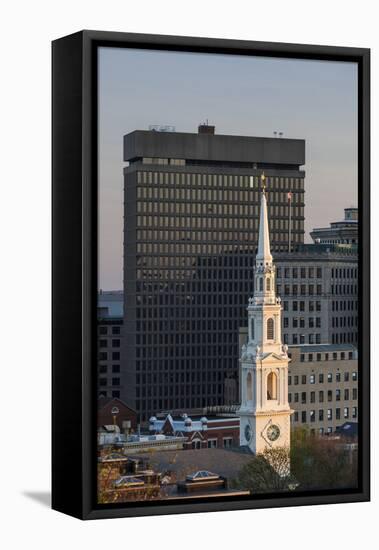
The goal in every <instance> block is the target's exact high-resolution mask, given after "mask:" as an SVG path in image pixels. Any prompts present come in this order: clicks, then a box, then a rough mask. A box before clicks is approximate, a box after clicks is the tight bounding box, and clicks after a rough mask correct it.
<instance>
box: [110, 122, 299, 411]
mask: <svg viewBox="0 0 379 550" xmlns="http://www.w3.org/2000/svg"><path fill="white" fill-rule="evenodd" d="M304 155H305V142H304V140H295V139H283V138H260V137H245V136H230V135H215V134H214V127H212V126H207V125H202V126H200V127H199V132H198V133H197V134H195V133H193V134H191V133H178V132H157V131H140V130H137V131H134V132H132V133H130V134H128V135H126V136H125V137H124V160H125V161H127V162H128V166H127V167H126V168H125V169H124V182H125V191H124V192H125V195H124V197H125V206H124V215H125V221H124V291H125V292H124V295H125V307H124V314H125V322H124V331H125V338H124V342H125V344H124V347H123V350H122V353H123V360H122V365H121V369H122V370H123V380H125V384H124V386H123V388H121V394H122V395H121V398H122V399H124V400H125V401H126V402H127V403H128V405H129V406H132V407H133V408H135V409H136V410H137V411H138V413H139V414H140V419H141V420H142V421H143V420H146V419H147V418H148V417H149V415H150V414H151V413H155V412H156V411H158V410H169V409H178V408H183V409H187V410H188V409H190V408H194V407H204V406H212V405H222V404H224V402H225V393H226V392H225V388H227V394H228V400H229V401H232V400H233V396H232V395H231V394H232V393H233V385H234V386H235V394H236V399H237V395H238V388H237V374H238V356H239V347H238V331H239V327H240V326H241V325H243V324H244V320H245V316H246V311H245V308H246V303H247V299H248V297H249V295H251V293H252V291H253V273H252V270H253V263H254V260H255V249H256V244H257V240H258V222H259V192H260V187H261V175H262V173H263V172H264V174H265V178H266V179H265V183H266V188H267V192H268V205H269V220H270V236H271V244H272V246H271V247H272V250H273V251H274V252H275V251H284V250H286V249H287V247H288V229H289V203H288V193H289V192H291V193H292V202H291V218H292V222H291V228H292V229H291V240H292V243H293V244H294V245H295V244H300V243H303V241H304V176H305V174H304V172H303V171H302V170H301V166H302V165H303V164H304V162H305V158H304Z"/></svg>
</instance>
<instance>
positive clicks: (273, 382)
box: [267, 372, 278, 400]
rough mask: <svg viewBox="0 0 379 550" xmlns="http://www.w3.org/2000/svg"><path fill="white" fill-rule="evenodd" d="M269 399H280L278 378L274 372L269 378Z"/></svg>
mask: <svg viewBox="0 0 379 550" xmlns="http://www.w3.org/2000/svg"><path fill="white" fill-rule="evenodd" d="M267 399H268V400H272V399H278V378H277V376H276V374H275V373H274V372H270V374H269V375H268V377H267Z"/></svg>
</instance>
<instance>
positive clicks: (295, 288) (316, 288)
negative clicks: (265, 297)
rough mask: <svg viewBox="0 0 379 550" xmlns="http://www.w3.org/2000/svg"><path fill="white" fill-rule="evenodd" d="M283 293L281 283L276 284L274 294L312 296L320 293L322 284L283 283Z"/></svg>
mask: <svg viewBox="0 0 379 550" xmlns="http://www.w3.org/2000/svg"><path fill="white" fill-rule="evenodd" d="M283 289H284V293H283V292H282V285H276V294H277V295H278V296H282V295H283V294H284V296H290V295H291V296H297V295H298V294H300V295H301V296H313V295H314V294H317V295H318V296H321V294H322V285H321V284H319V285H313V284H310V285H304V284H301V285H283Z"/></svg>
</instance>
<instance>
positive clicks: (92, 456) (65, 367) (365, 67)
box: [52, 30, 370, 519]
mask: <svg viewBox="0 0 379 550" xmlns="http://www.w3.org/2000/svg"><path fill="white" fill-rule="evenodd" d="M100 46H113V47H119V48H125V47H126V48H140V49H142V48H143V49H150V50H172V51H187V52H208V53H222V54H228V55H254V56H257V55H258V56H266V57H269V56H274V57H282V58H301V59H318V60H337V61H354V62H356V63H357V64H358V75H359V93H358V99H359V120H358V133H359V154H358V157H359V158H358V172H359V177H358V182H359V213H360V214H359V217H360V224H359V319H360V330H359V361H360V384H359V394H358V395H359V418H360V422H359V477H360V480H359V487H358V489H356V490H341V491H334V490H333V491H322V492H321V491H320V492H319V493H317V492H312V493H309V494H306V493H302V494H297V493H294V494H285V495H280V496H278V495H273V494H272V495H270V494H268V495H259V496H258V497H248V498H241V497H239V498H238V497H237V498H236V499H228V500H227V501H223V500H222V498H221V497H220V499H218V498H217V499H213V500H212V501H210V500H209V501H207V500H205V501H203V500H201V501H200V500H199V501H198V502H196V503H193V504H192V503H191V504H188V502H187V503H179V502H178V503H177V504H168V503H164V502H159V503H156V502H149V503H146V502H143V503H133V504H132V505H126V504H125V505H124V504H122V505H120V504H115V505H102V506H101V505H98V504H96V424H95V423H96V397H95V396H96V368H94V365H96V360H95V359H94V358H95V357H96V353H97V351H96V350H97V348H96V346H97V341H96V300H97V278H96V272H97V48H98V47H100ZM52 62H53V65H52V97H53V106H52V111H53V112H52V114H53V123H52V141H53V144H52V156H53V168H52V180H53V197H52V211H53V226H52V230H53V265H52V277H53V291H52V299H53V311H52V318H53V329H52V344H53V353H52V368H53V371H52V375H53V385H52V440H53V444H52V507H53V509H55V510H58V511H60V512H64V513H66V514H69V515H72V516H75V517H77V518H81V519H97V518H116V517H126V516H144V515H155V514H175V513H188V512H203V511H218V510H240V509H247V508H268V507H281V506H301V505H310V504H329V503H342V502H361V501H368V500H369V499H370V368H369V367H370V336H369V335H370V200H369V197H370V50H369V49H363V48H350V47H348V48H347V47H335V46H333V47H331V46H316V45H301V44H284V43H268V42H254V41H241V40H224V39H221V40H219V39H209V38H194V37H181V36H160V35H145V34H130V33H118V32H101V31H87V30H86V31H81V32H78V33H76V34H72V35H70V36H66V37H63V38H61V39H58V40H56V41H54V42H53V44H52Z"/></svg>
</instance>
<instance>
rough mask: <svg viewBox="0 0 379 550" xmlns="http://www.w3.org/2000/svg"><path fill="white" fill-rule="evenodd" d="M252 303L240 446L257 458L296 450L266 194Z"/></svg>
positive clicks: (244, 365) (245, 348)
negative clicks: (292, 444)
mask: <svg viewBox="0 0 379 550" xmlns="http://www.w3.org/2000/svg"><path fill="white" fill-rule="evenodd" d="M254 278H255V280H254V295H253V297H252V298H249V304H248V307H247V312H248V341H247V344H244V345H243V346H242V349H241V357H240V381H241V405H240V408H239V410H238V413H237V414H238V415H239V416H240V445H241V446H242V445H244V446H248V447H249V448H250V450H251V451H252V452H253V453H254V454H256V453H260V452H262V451H264V450H265V449H266V448H272V447H287V448H288V449H289V447H290V416H291V413H292V410H291V408H290V406H289V404H288V363H289V358H288V347H287V346H286V345H283V344H282V340H281V303H280V297H277V296H276V292H275V265H274V263H273V261H272V256H271V252H270V237H269V226H268V216H267V200H266V193H265V190H264V189H263V191H262V195H261V211H260V222H259V241H258V251H257V255H256V263H255V272H254Z"/></svg>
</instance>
